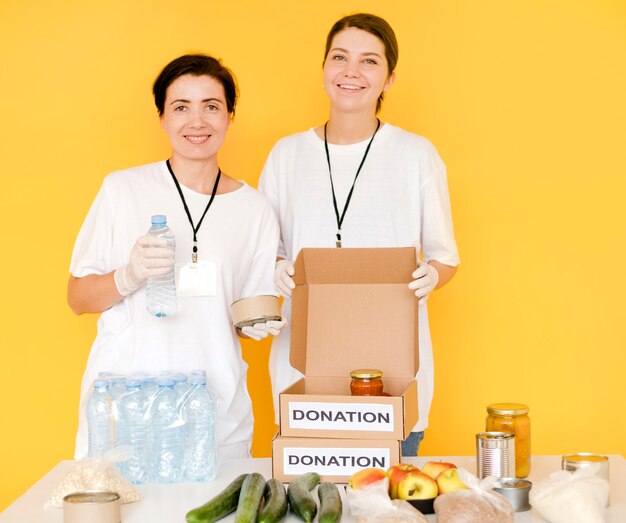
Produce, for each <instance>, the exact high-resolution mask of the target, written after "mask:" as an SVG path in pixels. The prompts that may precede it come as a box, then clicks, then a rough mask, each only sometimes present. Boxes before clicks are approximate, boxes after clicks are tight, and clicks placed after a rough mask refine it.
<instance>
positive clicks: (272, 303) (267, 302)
mask: <svg viewBox="0 0 626 523" xmlns="http://www.w3.org/2000/svg"><path fill="white" fill-rule="evenodd" d="M231 308H232V312H233V324H234V326H235V327H236V328H237V329H242V328H244V327H246V326H248V325H254V324H255V323H265V322H267V321H280V320H281V316H280V304H279V303H278V297H276V296H274V295H272V294H265V295H261V296H250V297H248V298H242V299H240V300H237V301H236V302H234V303H233V304H232V305H231Z"/></svg>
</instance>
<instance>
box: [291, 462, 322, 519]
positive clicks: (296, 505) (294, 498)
mask: <svg viewBox="0 0 626 523" xmlns="http://www.w3.org/2000/svg"><path fill="white" fill-rule="evenodd" d="M319 482H320V476H319V474H317V473H316V472H307V473H306V474H302V475H301V476H297V477H296V478H295V479H293V480H292V481H291V483H289V487H288V488H287V495H288V496H289V504H290V505H291V510H292V511H293V512H294V513H295V514H296V515H297V516H298V517H299V518H300V519H302V520H303V521H306V523H311V521H313V519H315V514H317V505H316V504H315V500H314V499H313V496H311V493H310V492H309V491H310V490H313V489H314V488H315V486H316V485H317V484H318V483H319Z"/></svg>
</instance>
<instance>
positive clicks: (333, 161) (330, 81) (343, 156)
mask: <svg viewBox="0 0 626 523" xmlns="http://www.w3.org/2000/svg"><path fill="white" fill-rule="evenodd" d="M397 62H398V43H397V40H396V36H395V34H394V32H393V29H392V28H391V27H390V25H389V24H388V23H387V22H386V21H385V20H383V19H382V18H380V17H379V16H375V15H372V14H367V13H358V14H354V15H349V16H346V17H344V18H342V19H341V20H338V21H337V22H336V23H335V24H334V25H333V27H332V28H331V30H330V32H329V33H328V36H327V38H326V49H325V51H324V62H323V72H324V89H325V90H326V94H327V96H328V99H329V102H330V115H329V118H328V121H327V122H326V123H325V124H324V125H321V126H319V127H316V128H313V129H310V130H308V131H305V132H303V133H298V134H295V135H293V136H288V137H286V138H283V139H282V140H280V141H279V142H278V143H277V144H276V145H275V146H274V148H273V150H272V152H271V153H270V155H269V158H268V160H267V162H266V164H265V167H264V169H263V173H262V175H261V179H260V182H259V189H260V190H261V192H262V193H263V194H265V196H266V197H267V198H268V200H269V201H270V203H271V204H272V206H273V207H274V210H275V211H276V214H277V216H278V219H279V222H280V228H281V242H280V245H279V250H278V260H277V263H276V269H275V273H274V279H275V281H276V287H277V290H278V291H279V292H280V294H282V295H283V296H285V301H284V303H283V313H284V314H285V315H286V316H287V317H289V316H290V311H291V299H290V296H291V290H292V289H293V288H294V282H293V279H292V276H293V275H294V265H293V260H294V259H295V257H296V256H297V255H298V252H299V251H300V249H302V248H303V247H335V246H338V247H406V246H416V247H417V248H418V266H417V268H416V270H415V272H414V273H413V278H414V281H413V282H412V283H411V284H410V285H409V287H410V288H411V290H413V291H415V295H416V297H417V299H418V300H419V305H420V306H419V361H420V366H419V372H418V373H417V376H416V378H417V383H418V403H419V421H418V423H417V425H416V426H415V427H414V428H413V431H412V433H411V435H410V437H409V438H407V440H406V441H404V442H403V445H402V452H403V454H404V455H415V454H416V453H417V449H418V446H419V442H420V441H421V439H422V437H423V431H424V429H425V428H426V427H427V425H428V412H429V410H430V403H431V400H432V395H433V379H434V368H433V356H432V347H431V340H430V332H429V329H428V315H427V310H426V298H427V297H428V295H429V293H430V292H431V291H433V290H434V289H438V288H440V287H442V286H443V285H445V284H446V283H447V282H448V281H449V280H450V279H451V278H452V277H453V276H454V274H455V272H456V266H457V265H458V263H459V257H458V252H457V247H456V243H455V239H454V232H453V227H452V217H451V212H450V201H449V197H448V184H447V177H446V168H445V165H444V163H443V162H442V161H441V159H440V158H439V155H438V154H437V151H436V149H435V148H434V147H433V145H432V144H431V143H430V142H429V141H428V140H426V139H425V138H422V137H421V136H417V135H415V134H412V133H409V132H407V131H404V130H402V129H400V128H398V127H395V126H393V125H391V124H389V123H384V122H381V121H380V120H379V119H378V117H377V114H378V111H379V110H380V107H381V104H382V102H383V97H384V96H385V94H386V93H387V92H388V91H389V89H390V88H391V86H392V85H393V83H394V81H395V77H396V72H395V70H396V64H397ZM420 252H421V257H420V256H419V254H420ZM368 328H375V326H374V327H372V326H368ZM381 328H384V326H381ZM285 334H287V333H285ZM270 375H271V377H272V389H273V395H274V406H275V409H276V412H278V393H279V392H280V391H281V390H282V389H284V388H285V387H288V386H289V385H291V384H292V383H293V382H295V381H296V380H298V379H299V378H300V377H301V374H300V373H299V372H298V371H297V370H296V369H294V368H292V367H291V365H290V364H289V336H287V335H283V336H281V337H280V338H278V339H276V340H274V342H273V344H272V352H271V354H270Z"/></svg>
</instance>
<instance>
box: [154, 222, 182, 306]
mask: <svg viewBox="0 0 626 523" xmlns="http://www.w3.org/2000/svg"><path fill="white" fill-rule="evenodd" d="M148 235H149V236H156V237H159V238H165V239H166V240H167V244H168V245H169V246H170V247H171V248H172V249H176V240H175V239H174V233H173V232H172V231H171V229H170V228H169V227H168V226H167V217H166V216H165V215H163V214H155V215H154V216H153V217H152V227H150V230H149V231H148ZM147 299H148V302H147V304H148V312H149V313H150V314H152V315H153V316H157V317H158V318H163V317H166V316H172V315H173V314H175V313H176V280H175V271H174V267H173V266H172V268H171V270H169V271H168V272H166V273H165V274H162V275H161V276H152V277H150V278H148V284H147Z"/></svg>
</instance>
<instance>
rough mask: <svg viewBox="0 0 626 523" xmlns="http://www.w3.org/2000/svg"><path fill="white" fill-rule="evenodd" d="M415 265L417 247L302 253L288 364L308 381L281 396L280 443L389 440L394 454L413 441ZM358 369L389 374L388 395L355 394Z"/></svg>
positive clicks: (385, 377)
mask: <svg viewBox="0 0 626 523" xmlns="http://www.w3.org/2000/svg"><path fill="white" fill-rule="evenodd" d="M416 265H417V262H416V254H415V249H414V248H412V247H406V248H384V249H382V248H379V249H345V248H342V249H302V251H300V254H299V255H298V257H297V258H296V261H295V269H296V271H295V275H294V282H295V284H296V288H295V289H294V290H293V293H292V305H291V348H290V351H291V352H290V361H291V365H292V366H293V367H295V368H296V369H298V370H299V371H300V372H302V373H303V374H304V375H305V377H304V378H303V379H301V380H300V381H298V382H296V383H294V384H293V385H292V386H291V387H289V388H287V389H285V390H284V391H282V392H281V394H280V400H279V403H280V437H279V438H277V440H275V442H276V441H282V438H284V437H294V436H295V437H301V438H350V439H364V440H365V439H366V440H385V441H384V446H386V447H387V448H388V450H390V452H391V447H394V448H395V447H397V444H398V441H399V440H402V439H405V438H406V437H407V436H408V434H409V433H410V432H411V429H412V428H413V427H414V426H415V424H416V423H417V392H418V391H417V383H416V382H415V373H416V372H417V369H418V366H419V355H418V341H417V340H418V336H417V329H418V325H417V306H418V305H417V299H416V298H415V294H414V292H413V291H412V290H410V289H409V288H408V287H407V285H408V284H409V282H410V281H411V280H412V278H411V274H412V273H413V271H414V270H415V267H416ZM359 368H374V369H380V370H381V371H383V378H382V379H383V383H384V391H385V392H386V393H388V394H389V396H352V395H351V394H350V381H351V378H350V371H352V370H354V369H359ZM392 440H395V442H393V441H392ZM324 445H325V446H327V445H326V443H324ZM345 445H346V446H351V447H354V446H355V445H358V444H355V443H354V442H352V443H348V442H346V443H345ZM396 457H398V456H396ZM274 459H276V456H274ZM361 468H362V467H361Z"/></svg>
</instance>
